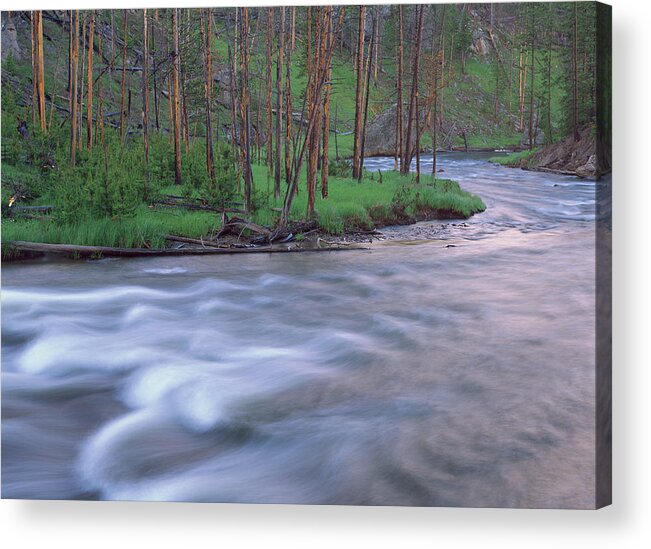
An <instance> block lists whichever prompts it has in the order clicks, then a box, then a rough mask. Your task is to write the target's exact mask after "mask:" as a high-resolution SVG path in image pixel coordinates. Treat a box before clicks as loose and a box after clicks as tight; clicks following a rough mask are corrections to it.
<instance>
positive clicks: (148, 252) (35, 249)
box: [9, 240, 369, 258]
mask: <svg viewBox="0 0 651 549" xmlns="http://www.w3.org/2000/svg"><path fill="white" fill-rule="evenodd" d="M9 246H10V248H11V249H13V250H16V251H19V252H29V253H43V254H59V255H67V256H73V257H79V258H88V257H90V258H94V257H155V256H171V255H212V254H253V253H263V254H270V253H299V252H328V251H333V252H334V251H338V250H368V249H369V248H364V247H357V248H350V247H337V246H332V247H328V248H301V247H298V246H293V247H289V246H288V247H277V248H272V247H254V248H162V249H161V248H159V249H156V248H154V249H152V248H113V247H110V246H76V245H74V244H46V243H44V242H25V241H23V240H12V241H11V242H9Z"/></svg>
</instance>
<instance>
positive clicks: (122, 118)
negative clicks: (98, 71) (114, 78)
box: [120, 10, 128, 141]
mask: <svg viewBox="0 0 651 549" xmlns="http://www.w3.org/2000/svg"><path fill="white" fill-rule="evenodd" d="M122 28H123V33H122V35H123V40H124V45H123V47H122V92H121V96H120V140H122V141H124V135H125V132H124V129H125V127H124V122H125V116H124V115H125V113H126V111H125V91H126V83H127V30H128V23H127V10H124V11H123V12H122Z"/></svg>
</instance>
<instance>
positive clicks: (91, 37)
mask: <svg viewBox="0 0 651 549" xmlns="http://www.w3.org/2000/svg"><path fill="white" fill-rule="evenodd" d="M94 43H95V11H94V10H91V12H90V21H89V23H88V76H87V80H88V83H87V84H88V92H87V94H86V95H87V97H88V99H87V100H88V105H87V109H88V110H87V114H86V148H87V149H88V150H91V148H92V147H93V46H94Z"/></svg>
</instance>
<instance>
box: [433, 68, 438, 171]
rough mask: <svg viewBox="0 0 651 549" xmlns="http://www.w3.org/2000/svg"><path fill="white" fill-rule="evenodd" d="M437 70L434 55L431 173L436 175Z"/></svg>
mask: <svg viewBox="0 0 651 549" xmlns="http://www.w3.org/2000/svg"><path fill="white" fill-rule="evenodd" d="M439 71H440V57H439V55H436V56H435V58H434V98H433V106H432V110H433V111H434V116H433V117H432V175H433V176H434V177H436V146H437V141H438V118H437V116H436V113H437V110H436V109H437V101H438V95H439V88H438V86H439Z"/></svg>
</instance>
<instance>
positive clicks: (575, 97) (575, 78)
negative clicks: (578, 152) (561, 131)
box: [572, 2, 580, 141]
mask: <svg viewBox="0 0 651 549" xmlns="http://www.w3.org/2000/svg"><path fill="white" fill-rule="evenodd" d="M573 10H574V19H573V21H572V35H573V36H572V135H573V136H574V141H578V140H579V138H580V136H579V60H578V41H579V39H578V22H577V20H578V13H577V4H576V2H575V3H574V8H573Z"/></svg>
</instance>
